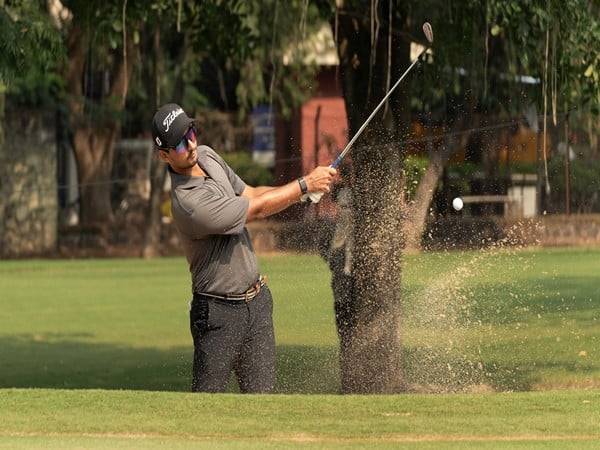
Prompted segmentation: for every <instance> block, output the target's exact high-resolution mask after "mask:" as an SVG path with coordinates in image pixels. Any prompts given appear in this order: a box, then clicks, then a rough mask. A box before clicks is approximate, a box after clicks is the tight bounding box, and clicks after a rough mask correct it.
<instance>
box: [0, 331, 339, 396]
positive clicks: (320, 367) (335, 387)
mask: <svg viewBox="0 0 600 450" xmlns="http://www.w3.org/2000/svg"><path fill="white" fill-rule="evenodd" d="M91 337H92V336H90V335H86V334H58V333H45V334H40V335H32V334H21V335H12V336H0V367H1V368H0V388H57V389H58V388H60V389H132V390H149V391H184V392H185V391H189V389H190V379H191V361H192V352H193V349H192V346H191V344H190V347H189V348H188V347H175V348H170V349H164V350H163V349H158V348H135V347H129V346H124V345H117V344H111V343H97V342H89V339H90V338H91ZM86 341H88V342H86ZM232 390H233V391H235V390H236V389H235V388H232ZM338 391H339V374H338V364H337V348H333V347H311V346H278V347H277V385H276V392H279V393H336V392H338Z"/></svg>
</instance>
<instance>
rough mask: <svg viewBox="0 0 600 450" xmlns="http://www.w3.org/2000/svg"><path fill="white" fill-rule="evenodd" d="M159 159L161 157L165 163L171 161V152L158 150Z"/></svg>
mask: <svg viewBox="0 0 600 450" xmlns="http://www.w3.org/2000/svg"><path fill="white" fill-rule="evenodd" d="M157 154H158V159H160V160H161V161H162V162H164V163H167V164H168V163H169V154H168V153H167V152H165V151H164V150H157Z"/></svg>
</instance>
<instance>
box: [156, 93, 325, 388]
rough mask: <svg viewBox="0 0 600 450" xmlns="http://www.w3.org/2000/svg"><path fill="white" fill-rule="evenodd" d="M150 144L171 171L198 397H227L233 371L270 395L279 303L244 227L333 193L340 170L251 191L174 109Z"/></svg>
mask: <svg viewBox="0 0 600 450" xmlns="http://www.w3.org/2000/svg"><path fill="white" fill-rule="evenodd" d="M152 137H153V140H154V144H155V146H156V149H157V150H158V156H159V158H160V159H161V160H162V161H163V162H165V163H167V164H168V170H169V174H170V177H171V203H172V206H171V208H172V213H173V219H174V222H175V225H176V226H177V229H178V230H179V233H180V235H181V239H182V243H183V248H184V251H185V254H186V257H187V260H188V263H189V266H190V272H191V274H192V292H193V299H192V301H191V305H190V328H191V333H192V338H193V341H194V361H193V379H192V391H195V392H222V391H224V390H225V388H226V386H227V382H228V381H229V377H230V374H231V371H234V372H235V374H236V376H237V379H238V383H239V386H240V390H241V391H242V392H252V393H258V392H270V391H271V390H272V389H273V386H274V383H275V339H274V333H273V320H272V310H273V303H272V298H271V293H270V291H269V288H268V287H267V285H266V284H265V279H264V278H263V277H262V276H260V274H259V270H258V264H257V261H256V255H255V254H254V250H253V248H252V242H251V241H250V236H249V234H248V230H247V229H246V226H245V225H246V223H248V222H251V221H253V220H257V219H262V218H265V217H268V216H270V215H272V214H275V213H278V212H280V211H282V210H284V209H285V208H287V207H289V206H291V205H292V204H294V203H296V202H298V201H300V198H301V196H302V195H304V194H307V193H308V192H315V193H317V192H320V193H324V192H329V189H330V184H331V182H332V180H333V177H334V175H335V174H336V170H335V169H334V168H331V167H317V168H316V169H314V170H313V171H312V172H310V173H309V174H308V175H306V176H304V177H302V178H300V179H298V180H295V181H293V182H291V183H288V184H286V185H284V186H278V187H267V186H261V187H251V186H248V185H246V184H245V183H244V182H243V181H242V180H241V179H240V177H238V176H237V175H236V174H235V172H234V171H233V170H232V169H231V168H230V167H229V166H228V165H227V163H225V161H224V160H223V159H222V158H221V157H220V156H219V155H218V154H217V153H216V152H215V151H214V150H213V149H212V148H210V147H208V146H206V145H199V143H198V132H197V129H196V127H195V125H194V121H193V120H192V119H191V118H189V117H188V116H187V115H186V113H185V112H184V111H183V109H182V108H181V107H180V106H178V105H176V104H174V103H169V104H166V105H164V106H162V107H161V108H160V109H159V110H158V111H157V112H156V114H155V115H154V118H153V120H152Z"/></svg>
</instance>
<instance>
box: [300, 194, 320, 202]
mask: <svg viewBox="0 0 600 450" xmlns="http://www.w3.org/2000/svg"><path fill="white" fill-rule="evenodd" d="M321 197H323V192H308V193H306V194H304V195H303V196H302V197H301V198H300V201H302V202H308V203H319V202H320V201H321Z"/></svg>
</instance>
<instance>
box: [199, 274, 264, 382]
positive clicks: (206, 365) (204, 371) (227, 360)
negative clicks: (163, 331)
mask: <svg viewBox="0 0 600 450" xmlns="http://www.w3.org/2000/svg"><path fill="white" fill-rule="evenodd" d="M190 328H191V332H192V338H193V339H194V364H193V369H192V370H193V377H192V391H193V392H223V391H225V389H226V387H227V383H228V381H229V377H230V375H231V371H232V370H233V371H234V372H235V374H236V376H237V380H238V383H239V386H240V390H241V391H242V392H246V393H264V392H270V391H272V390H273V386H274V385H275V336H274V333H273V299H272V297H271V292H270V291H269V288H268V287H267V286H266V285H264V286H263V287H262V288H261V290H260V292H259V294H258V295H257V296H256V297H255V298H253V299H252V300H251V301H250V302H248V303H245V302H230V301H226V300H217V299H213V298H209V297H199V296H196V297H195V298H194V300H193V301H192V304H191V308H190Z"/></svg>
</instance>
